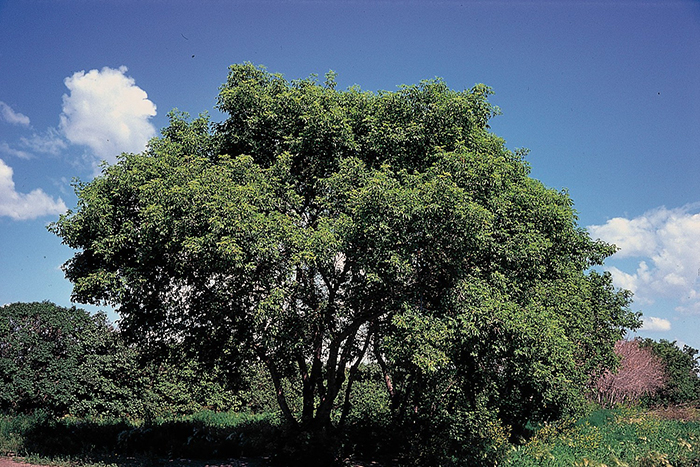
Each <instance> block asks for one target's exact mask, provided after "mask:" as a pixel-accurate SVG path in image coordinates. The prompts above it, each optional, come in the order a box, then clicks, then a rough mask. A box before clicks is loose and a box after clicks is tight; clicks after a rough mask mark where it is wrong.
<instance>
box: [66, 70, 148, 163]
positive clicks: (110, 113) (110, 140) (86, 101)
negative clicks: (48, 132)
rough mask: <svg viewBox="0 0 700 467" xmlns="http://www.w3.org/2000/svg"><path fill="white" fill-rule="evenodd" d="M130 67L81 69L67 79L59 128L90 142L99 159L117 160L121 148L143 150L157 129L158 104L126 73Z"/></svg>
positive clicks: (69, 136)
mask: <svg viewBox="0 0 700 467" xmlns="http://www.w3.org/2000/svg"><path fill="white" fill-rule="evenodd" d="M126 71H127V68H126V67H124V66H122V67H120V68H119V69H113V68H109V67H104V68H102V70H90V71H88V72H87V73H86V72H85V71H79V72H77V73H74V74H73V75H72V76H70V77H68V78H66V79H65V80H64V83H65V85H66V87H67V88H68V89H69V91H70V94H64V95H63V113H62V114H61V117H60V127H59V128H60V130H61V132H62V133H63V134H64V135H65V137H66V138H67V139H68V141H70V142H71V143H73V144H81V145H85V146H88V147H89V148H90V149H91V150H92V151H93V153H94V155H95V156H96V157H97V158H98V159H104V160H107V162H110V163H114V162H115V161H116V158H117V155H119V154H120V153H122V152H140V151H142V150H143V149H145V147H146V143H147V142H148V140H149V139H150V138H152V137H153V136H155V134H156V129H155V127H154V126H153V125H152V124H151V123H150V121H149V120H150V119H151V117H153V116H154V115H156V106H155V104H154V103H153V102H151V101H150V100H149V99H148V95H147V94H146V92H145V91H144V90H143V89H141V88H140V87H138V86H136V84H135V82H134V79H133V78H130V77H128V76H126V75H125V73H126Z"/></svg>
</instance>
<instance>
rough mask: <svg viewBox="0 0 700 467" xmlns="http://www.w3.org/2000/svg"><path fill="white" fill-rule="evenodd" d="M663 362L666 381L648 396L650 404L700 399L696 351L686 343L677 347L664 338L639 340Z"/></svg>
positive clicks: (699, 361)
mask: <svg viewBox="0 0 700 467" xmlns="http://www.w3.org/2000/svg"><path fill="white" fill-rule="evenodd" d="M641 345H643V346H644V347H646V348H649V349H651V350H652V351H653V352H654V355H656V356H657V357H658V358H660V359H661V361H662V362H663V363H664V366H665V368H666V375H667V381H666V384H665V385H664V387H663V388H662V389H661V390H660V391H658V392H657V393H655V394H652V395H651V396H650V397H649V398H648V402H649V403H651V404H663V405H669V404H682V403H686V402H693V401H700V360H699V359H698V357H697V355H698V351H697V349H694V348H692V347H690V346H688V345H684V346H683V348H681V347H679V346H678V345H677V344H676V342H675V341H673V342H671V341H668V340H666V339H661V340H660V341H654V340H652V339H644V340H643V341H642V342H641Z"/></svg>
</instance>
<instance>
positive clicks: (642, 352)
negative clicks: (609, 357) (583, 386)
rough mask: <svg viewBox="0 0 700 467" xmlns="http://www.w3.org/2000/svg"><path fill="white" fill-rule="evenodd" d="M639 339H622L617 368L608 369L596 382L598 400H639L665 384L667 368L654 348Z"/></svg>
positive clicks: (618, 345) (617, 347)
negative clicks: (613, 370)
mask: <svg viewBox="0 0 700 467" xmlns="http://www.w3.org/2000/svg"><path fill="white" fill-rule="evenodd" d="M640 344H641V342H640V341H639V340H638V339H634V340H619V341H617V342H616V343H615V353H616V354H617V355H618V357H619V358H620V366H619V367H618V369H617V371H616V372H612V371H610V370H607V371H605V372H604V373H603V375H602V376H601V377H600V378H599V379H598V381H597V382H596V385H595V388H596V391H597V396H598V402H599V403H600V404H602V405H609V406H613V405H615V404H619V403H625V402H634V401H638V400H639V399H640V398H641V397H642V396H646V395H652V394H654V393H656V392H657V391H659V390H660V389H662V388H663V387H664V385H665V384H666V380H667V375H666V368H665V366H664V364H663V362H662V360H661V359H660V358H659V357H657V356H656V355H655V354H654V352H653V351H652V349H651V348H649V347H645V346H642V345H640Z"/></svg>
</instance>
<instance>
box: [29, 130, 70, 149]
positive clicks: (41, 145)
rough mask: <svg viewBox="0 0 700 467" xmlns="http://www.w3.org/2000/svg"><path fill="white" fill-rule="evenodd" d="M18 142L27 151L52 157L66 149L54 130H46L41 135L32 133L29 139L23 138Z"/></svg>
mask: <svg viewBox="0 0 700 467" xmlns="http://www.w3.org/2000/svg"><path fill="white" fill-rule="evenodd" d="M20 141H21V143H22V146H24V147H25V148H27V149H30V150H32V151H34V152H41V153H44V154H51V155H52V156H57V155H59V154H60V153H61V151H62V150H64V149H66V147H67V144H66V142H65V141H64V140H63V138H62V137H61V135H60V134H59V133H58V131H56V129H55V128H48V129H47V130H46V132H45V133H44V134H43V135H41V134H38V133H34V134H33V135H32V136H31V137H29V138H27V137H24V136H23V137H21V138H20Z"/></svg>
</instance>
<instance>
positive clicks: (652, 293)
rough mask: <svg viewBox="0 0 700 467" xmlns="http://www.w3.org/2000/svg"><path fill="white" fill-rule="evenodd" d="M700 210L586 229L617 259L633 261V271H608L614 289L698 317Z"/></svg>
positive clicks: (660, 212) (661, 211) (662, 212)
mask: <svg viewBox="0 0 700 467" xmlns="http://www.w3.org/2000/svg"><path fill="white" fill-rule="evenodd" d="M699 208H700V204H689V205H686V206H683V207H680V208H675V209H668V208H666V207H660V208H657V209H653V210H651V211H648V212H645V213H644V214H642V215H641V216H639V217H636V218H634V219H625V218H619V217H618V218H615V219H611V220H609V221H608V222H606V223H605V224H604V225H592V226H589V227H588V230H589V232H590V233H591V236H593V237H594V238H600V239H602V240H604V241H606V242H610V243H615V244H616V245H618V247H620V251H618V252H617V253H615V255H613V257H612V258H611V260H612V261H613V262H614V260H615V259H616V258H620V259H621V258H636V259H638V260H639V261H638V262H637V266H636V270H635V271H634V272H632V271H630V270H626V271H623V270H621V269H619V268H618V267H609V268H608V270H609V271H610V272H611V274H612V275H613V279H614V280H615V283H616V285H618V286H620V287H624V288H626V289H629V290H631V291H632V292H634V293H635V297H636V299H638V300H639V301H642V302H647V303H653V302H654V300H655V299H657V298H670V299H675V300H677V301H678V302H679V303H681V306H679V307H678V308H676V311H683V312H687V313H700V280H699V275H700V212H698V209H699Z"/></svg>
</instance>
